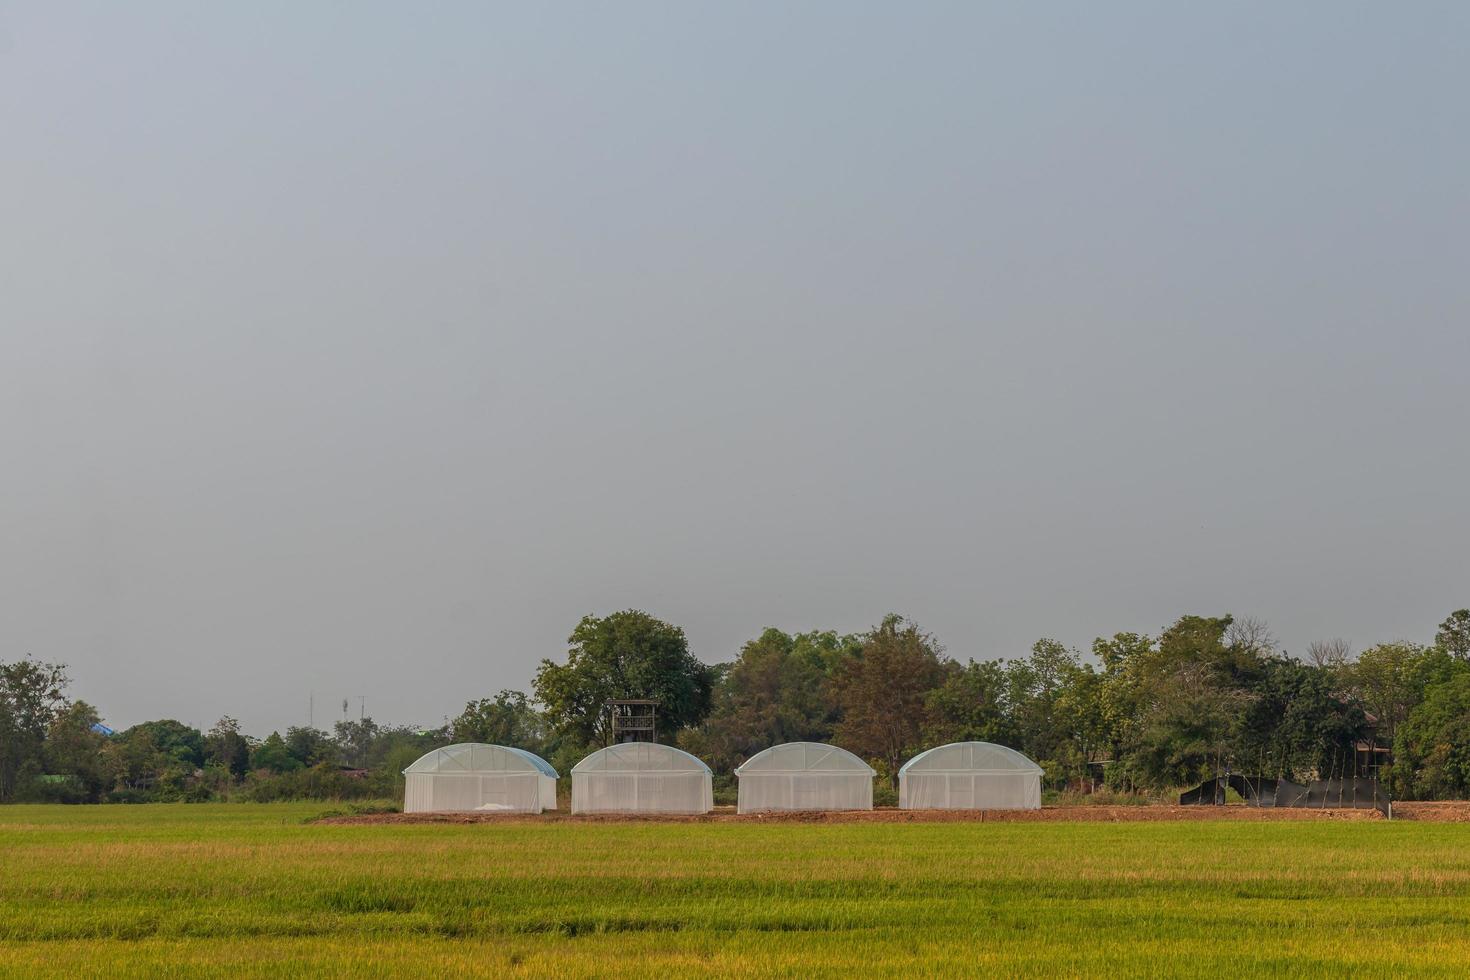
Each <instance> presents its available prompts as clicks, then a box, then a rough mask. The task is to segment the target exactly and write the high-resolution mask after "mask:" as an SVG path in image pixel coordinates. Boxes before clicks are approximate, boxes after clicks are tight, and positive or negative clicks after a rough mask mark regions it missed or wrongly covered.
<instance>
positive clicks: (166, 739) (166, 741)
mask: <svg viewBox="0 0 1470 980" xmlns="http://www.w3.org/2000/svg"><path fill="white" fill-rule="evenodd" d="M145 736H146V738H147V739H149V740H150V741H149V744H150V745H151V746H152V747H153V748H154V749H156V750H157V751H158V752H160V753H162V754H163V755H164V757H165V758H167V759H168V761H169V762H170V763H172V764H175V765H177V766H179V767H182V768H188V769H197V768H199V767H200V766H202V765H204V733H203V732H201V731H199V729H197V728H192V727H190V726H188V725H185V724H184V723H183V722H179V721H174V720H173V719H172V718H165V719H163V720H161V721H145V722H143V723H142V724H139V725H134V726H133V727H132V728H129V729H128V730H127V731H125V732H123V733H122V734H121V736H120V738H121V740H122V741H124V742H129V741H132V740H133V739H135V738H142V737H145Z"/></svg>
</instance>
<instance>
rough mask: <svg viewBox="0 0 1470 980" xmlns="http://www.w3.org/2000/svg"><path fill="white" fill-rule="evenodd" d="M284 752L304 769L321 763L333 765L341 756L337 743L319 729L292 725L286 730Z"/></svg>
mask: <svg viewBox="0 0 1470 980" xmlns="http://www.w3.org/2000/svg"><path fill="white" fill-rule="evenodd" d="M286 750H287V751H288V752H290V753H291V757H292V758H294V759H295V760H296V761H297V762H299V763H301V765H302V767H304V768H307V769H309V768H311V767H312V766H319V765H321V764H322V763H332V764H333V765H335V764H336V763H337V761H338V759H339V757H340V755H341V751H340V750H339V749H338V747H337V743H335V742H333V741H332V737H331V736H330V735H328V734H327V733H326V732H324V731H322V730H321V729H320V728H308V727H306V726H304V725H300V726H297V725H293V726H292V727H290V728H288V729H286Z"/></svg>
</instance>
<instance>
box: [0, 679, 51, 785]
mask: <svg viewBox="0 0 1470 980" xmlns="http://www.w3.org/2000/svg"><path fill="white" fill-rule="evenodd" d="M66 685H67V677H66V668H65V667H64V666H63V665H61V664H51V663H43V662H42V661H40V660H37V659H35V658H34V657H23V658H21V659H20V660H16V661H13V662H11V663H3V662H0V803H4V802H8V801H10V800H12V799H14V798H15V794H16V792H17V790H18V789H19V788H20V786H21V783H22V782H23V781H24V780H26V779H29V778H30V777H31V776H34V775H37V774H39V773H40V772H41V770H42V768H43V765H44V751H45V746H46V732H47V730H48V729H49V728H50V727H51V722H52V721H53V720H54V719H55V717H56V715H57V713H58V712H59V711H61V709H62V708H64V707H65V706H66Z"/></svg>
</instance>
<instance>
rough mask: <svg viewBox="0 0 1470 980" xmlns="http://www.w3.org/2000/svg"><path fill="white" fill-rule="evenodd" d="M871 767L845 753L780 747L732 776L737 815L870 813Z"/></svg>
mask: <svg viewBox="0 0 1470 980" xmlns="http://www.w3.org/2000/svg"><path fill="white" fill-rule="evenodd" d="M874 775H875V773H874V771H873V767H872V766H870V765H868V764H867V763H866V762H864V761H863V760H862V759H859V758H858V757H857V756H855V755H853V754H852V753H851V752H849V751H847V750H846V749H841V748H838V747H837V746H835V745H825V744H822V743H820V742H786V743H785V744H783V745H773V746H771V747H770V748H768V749H766V750H764V751H762V752H757V753H756V754H755V755H753V756H751V757H750V758H749V759H748V760H746V762H745V764H744V765H742V766H740V768H738V769H736V770H735V776H736V778H738V779H739V780H740V791H739V797H738V800H739V805H738V807H737V809H738V811H739V812H740V813H759V812H762V811H790V810H871V809H873V776H874Z"/></svg>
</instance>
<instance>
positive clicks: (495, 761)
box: [403, 742, 556, 813]
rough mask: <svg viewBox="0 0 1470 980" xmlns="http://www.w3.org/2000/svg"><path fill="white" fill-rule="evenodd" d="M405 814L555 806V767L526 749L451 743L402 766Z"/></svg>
mask: <svg viewBox="0 0 1470 980" xmlns="http://www.w3.org/2000/svg"><path fill="white" fill-rule="evenodd" d="M403 783H404V789H403V812H404V813H432V812H445V811H456V810H458V811H463V810H505V811H510V812H515V813H540V812H541V811H542V810H555V809H556V770H555V769H553V768H551V763H549V762H547V761H546V760H545V759H543V758H541V757H540V756H539V755H536V754H535V753H534V752H527V751H526V750H525V749H513V748H510V747H509V746H505V745H486V744H485V743H483V742H461V743H459V744H458V745H446V746H445V747H444V748H442V749H435V750H434V751H432V752H429V753H427V754H426V755H424V756H422V757H421V758H420V759H419V760H418V761H417V762H415V763H414V764H413V765H411V766H409V767H408V768H407V769H405V770H403Z"/></svg>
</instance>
